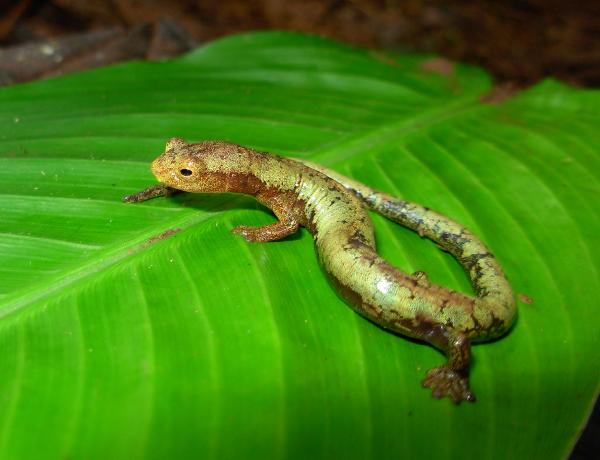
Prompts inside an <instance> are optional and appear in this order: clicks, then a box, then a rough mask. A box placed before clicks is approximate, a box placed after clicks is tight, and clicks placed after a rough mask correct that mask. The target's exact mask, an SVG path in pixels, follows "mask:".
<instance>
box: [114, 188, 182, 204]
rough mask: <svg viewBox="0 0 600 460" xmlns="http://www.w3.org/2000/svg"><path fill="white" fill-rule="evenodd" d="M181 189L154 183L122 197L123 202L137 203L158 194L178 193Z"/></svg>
mask: <svg viewBox="0 0 600 460" xmlns="http://www.w3.org/2000/svg"><path fill="white" fill-rule="evenodd" d="M180 191H181V190H177V189H175V188H171V187H168V186H166V185H165V184H156V185H153V186H152V187H148V188H147V189H145V190H142V191H141V192H137V193H134V194H133V195H127V196H124V197H123V202H125V203H139V202H140V201H146V200H150V199H152V198H156V197H159V196H171V195H174V194H175V193H179V192H180Z"/></svg>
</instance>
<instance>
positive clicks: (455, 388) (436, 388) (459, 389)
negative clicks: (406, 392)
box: [421, 364, 475, 404]
mask: <svg viewBox="0 0 600 460" xmlns="http://www.w3.org/2000/svg"><path fill="white" fill-rule="evenodd" d="M421 383H422V384H423V386H424V387H428V388H431V390H432V394H433V396H434V397H435V398H442V397H444V396H449V397H450V398H451V399H452V401H454V402H455V403H456V404H460V403H461V402H462V401H471V402H474V401H475V394H474V393H473V392H472V391H471V390H470V388H469V377H468V376H466V375H464V374H463V373H462V372H461V371H457V370H454V369H452V368H450V366H448V365H447V364H444V365H443V366H439V367H434V368H433V369H429V371H427V377H425V378H424V379H423V381H422V382H421Z"/></svg>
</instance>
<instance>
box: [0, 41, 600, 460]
mask: <svg viewBox="0 0 600 460" xmlns="http://www.w3.org/2000/svg"><path fill="white" fill-rule="evenodd" d="M424 60H426V58H425V57H411V56H400V57H398V58H393V57H390V56H385V55H379V54H377V53H372V52H365V51H359V50H354V49H349V48H346V47H343V46H340V45H336V44H333V43H331V42H328V41H324V40H321V39H317V38H311V37H305V36H299V35H294V34H285V33H259V34H251V35H245V36H236V37H231V38H227V39H224V40H221V41H217V42H214V43H211V44H209V45H207V46H205V47H202V48H200V49H198V50H197V51H195V52H193V53H191V54H189V55H187V56H185V57H184V58H182V59H178V60H174V61H169V62H163V63H148V62H135V63H128V64H125V65H119V66H114V67H109V68H104V69H100V70H95V71H92V72H86V73H82V74H78V75H71V76H67V77H63V78H57V79H53V80H49V81H42V82H36V83H33V84H27V85H20V86H15V87H10V88H4V89H2V90H1V91H0V191H1V194H0V216H1V217H0V262H1V263H0V344H1V347H0V350H1V353H2V359H1V360H0V377H1V378H0V401H1V402H2V405H1V407H2V410H0V457H1V458H6V459H29V458H31V459H34V458H35V459H40V458H48V459H55V458H56V459H59V458H61V459H62V458H71V459H94V458H98V459H125V458H126V459H133V458H177V459H183V458H211V457H212V458H236V459H238V458H283V457H285V458H323V459H332V458H343V459H349V458H356V459H367V458H419V457H420V458H442V457H443V458H461V459H464V458H502V459H504V458H527V459H533V458H540V459H541V458H544V459H547V458H561V457H564V456H565V455H566V454H567V453H568V451H569V449H570V448H571V446H572V444H573V443H574V441H575V439H576V437H577V434H578V431H579V430H580V428H581V426H582V424H583V423H584V422H585V419H586V416H587V414H588V411H589V410H590V407H591V404H592V403H593V400H594V398H595V396H596V394H597V391H598V369H599V368H600V361H599V355H598V351H597V349H598V330H599V322H598V299H599V298H600V285H599V284H600V281H599V276H598V272H599V271H600V263H599V261H600V249H599V248H600V237H599V235H600V213H599V208H598V196H599V194H600V156H599V155H598V151H599V148H600V126H599V125H600V123H599V120H600V117H599V116H600V110H599V109H598V107H600V96H599V94H598V93H597V92H591V91H582V90H575V89H571V88H568V87H566V86H563V85H561V84H558V83H556V82H553V81H546V82H543V83H541V84H539V85H538V86H536V87H535V88H532V89H530V90H528V91H525V92H524V93H521V94H519V95H517V96H516V97H515V98H513V99H512V100H509V101H507V102H504V103H500V104H497V105H490V104H484V103H482V102H480V97H481V96H482V95H483V94H485V93H486V92H487V91H488V90H489V89H490V86H491V84H490V80H489V78H488V77H487V76H486V75H485V74H484V73H482V72H481V71H479V70H477V69H473V68H470V67H467V66H462V65H458V66H456V68H455V69H454V71H453V72H451V73H450V74H449V75H445V76H444V75H439V74H435V73H432V72H428V71H426V70H424V68H423V66H422V64H423V62H424ZM173 136H179V137H183V138H185V139H187V140H190V141H198V140H202V139H226V140H230V141H234V142H238V143H241V144H246V145H248V146H250V147H253V148H257V149H262V150H266V151H272V152H277V153H280V154H284V155H290V156H297V157H304V158H309V159H311V160H313V161H316V162H319V163H322V164H323V165H325V166H328V167H331V168H334V169H336V170H338V171H340V172H342V173H344V174H347V175H349V176H352V177H354V178H356V179H358V180H360V181H362V182H365V183H367V184H369V185H371V186H373V187H376V188H379V189H381V190H385V191H387V192H390V193H392V194H394V195H398V196H402V197H405V198H407V199H411V200H414V201H416V202H419V203H421V204H424V205H426V206H429V207H431V208H434V209H436V210H438V211H440V212H442V213H444V214H446V215H448V216H451V217H452V218H454V219H455V220H457V221H459V222H462V223H464V224H465V225H467V226H468V227H470V228H471V229H472V230H473V231H474V232H475V233H476V234H478V235H479V236H481V237H482V239H483V240H484V241H486V242H487V243H488V245H489V246H490V247H491V248H492V250H493V251H494V252H495V253H496V255H497V257H498V258H499V260H500V261H501V262H502V264H503V266H504V267H505V269H506V272H507V274H508V277H509V279H510V280H511V283H512V285H513V287H514V289H515V291H516V292H517V293H521V294H526V295H527V296H529V297H530V298H531V299H532V300H533V303H531V304H526V303H522V302H520V304H519V319H518V322H517V324H516V327H515V328H514V329H513V330H512V332H511V333H510V334H509V335H508V336H507V337H505V338H503V339H501V340H498V341H496V342H494V343H489V344H482V345H480V346H476V347H475V349H474V354H475V363H474V366H473V370H472V386H473V389H474V391H475V392H476V394H477V396H478V398H479V399H478V401H477V402H476V403H475V404H462V405H460V406H454V405H453V404H452V403H451V402H450V401H449V400H434V399H433V398H431V396H430V392H429V391H428V390H425V389H423V388H421V387H420V383H419V382H420V380H421V379H422V378H423V376H424V374H425V371H426V369H428V368H430V367H432V366H435V365H438V364H440V363H442V362H443V360H444V358H443V357H442V355H441V354H440V353H438V352H437V351H436V350H434V349H433V348H430V347H428V346H426V345H422V344H419V343H417V342H414V341H410V340H406V339H403V338H400V337H397V336H394V335H392V334H389V333H387V332H385V331H383V330H381V329H379V328H378V327H376V326H375V325H373V324H372V323H370V322H368V321H366V320H364V319H362V318H361V317H359V316H358V315H356V314H355V313H353V312H352V311H351V310H350V309H349V308H348V307H347V306H346V305H345V304H344V303H343V302H342V301H341V300H340V299H339V298H338V297H337V296H336V294H335V293H334V292H333V291H332V289H331V288H330V287H329V286H328V284H327V282H326V280H325V277H324V275H323V273H322V272H321V271H320V269H319V267H318V264H317V260H316V257H315V254H314V251H313V247H312V239H311V236H310V235H309V234H308V232H306V231H305V230H302V231H301V232H300V234H299V236H298V237H294V238H289V239H287V240H285V241H281V242H277V243H269V244H248V243H246V242H245V241H243V240H242V239H241V238H239V237H236V236H234V235H231V234H230V233H229V230H230V229H231V228H232V227H233V226H235V225H239V224H242V223H243V224H254V225H259V224H264V223H268V222H271V221H273V217H272V216H271V215H270V214H269V212H268V211H267V210H265V209H263V208H261V207H260V206H258V205H256V204H255V202H254V201H253V200H251V199H250V198H246V197H238V196H233V195H229V196H200V195H196V196H192V195H188V196H178V197H175V198H172V199H157V200H153V201H150V202H146V203H142V204H137V205H127V204H123V203H121V201H120V199H121V197H122V196H123V195H126V194H129V193H133V192H135V191H138V190H140V189H142V188H144V187H146V186H148V185H150V184H152V183H154V179H153V177H152V175H151V174H150V172H149V169H148V166H149V162H150V160H152V159H153V158H154V157H155V156H157V155H158V154H159V153H160V152H161V151H162V149H163V146H164V143H165V141H166V139H168V138H169V137H173ZM373 218H374V222H375V227H376V233H377V238H378V244H379V248H380V252H381V254H382V255H383V256H385V257H386V258H388V259H390V260H391V261H393V263H394V264H395V265H397V266H399V267H401V268H402V269H404V270H405V271H409V272H410V271H415V270H426V271H428V272H429V273H430V277H431V278H432V279H433V281H435V282H437V283H440V284H443V285H446V286H449V287H452V288H455V289H460V290H463V291H465V292H469V290H470V288H469V283H468V279H467V277H466V276H465V274H464V273H463V272H462V270H461V268H460V266H459V265H458V264H457V263H456V261H454V260H453V259H452V258H451V257H450V256H449V255H447V254H444V253H442V252H441V251H440V250H438V249H437V248H436V247H435V245H434V244H432V243H431V242H429V241H427V240H422V239H420V238H419V237H418V235H416V234H414V233H412V232H410V231H408V230H406V229H404V228H401V227H399V226H398V225H395V224H392V223H389V222H387V221H385V220H384V219H382V218H380V217H379V216H373ZM165 232H167V233H165Z"/></svg>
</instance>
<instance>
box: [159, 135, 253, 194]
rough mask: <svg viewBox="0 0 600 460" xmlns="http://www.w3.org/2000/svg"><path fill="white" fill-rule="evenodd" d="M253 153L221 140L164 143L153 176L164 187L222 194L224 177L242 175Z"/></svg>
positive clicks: (176, 140) (175, 139) (177, 139)
mask: <svg viewBox="0 0 600 460" xmlns="http://www.w3.org/2000/svg"><path fill="white" fill-rule="evenodd" d="M251 153H252V152H251V151H250V150H248V149H245V148H244V147H241V146H239V145H236V144H231V143H229V142H224V141H204V142H199V143H197V144H190V143H187V142H186V141H184V140H183V139H180V138H177V137H175V138H173V139H170V140H169V141H168V142H167V145H166V147H165V152H164V153H163V154H162V155H160V156H159V157H158V158H157V159H156V160H154V161H153V162H152V173H153V174H154V175H155V176H156V178H157V179H158V180H159V181H160V182H162V183H163V184H166V185H168V186H169V187H172V188H175V189H177V190H183V191H186V192H222V191H227V190H225V189H224V185H226V184H223V177H224V175H227V174H234V173H240V174H244V173H245V172H246V171H247V169H248V164H249V161H250V160H249V156H250V154H251Z"/></svg>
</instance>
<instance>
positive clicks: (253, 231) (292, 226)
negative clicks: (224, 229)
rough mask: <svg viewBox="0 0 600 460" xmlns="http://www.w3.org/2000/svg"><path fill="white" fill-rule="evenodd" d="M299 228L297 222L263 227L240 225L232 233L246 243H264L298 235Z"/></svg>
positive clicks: (281, 222)
mask: <svg viewBox="0 0 600 460" xmlns="http://www.w3.org/2000/svg"><path fill="white" fill-rule="evenodd" d="M299 226H300V225H299V224H298V222H297V221H295V220H285V221H281V220H280V221H279V222H275V223H274V224H269V225H263V226H262V227H249V226H247V225H240V226H238V227H235V228H234V229H233V230H231V232H232V233H235V234H236V235H241V236H243V237H244V238H245V239H246V241H250V242H254V243H264V242H267V241H277V240H281V239H283V238H285V237H286V236H289V235H291V234H293V233H296V232H297V231H298V227H299Z"/></svg>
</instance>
